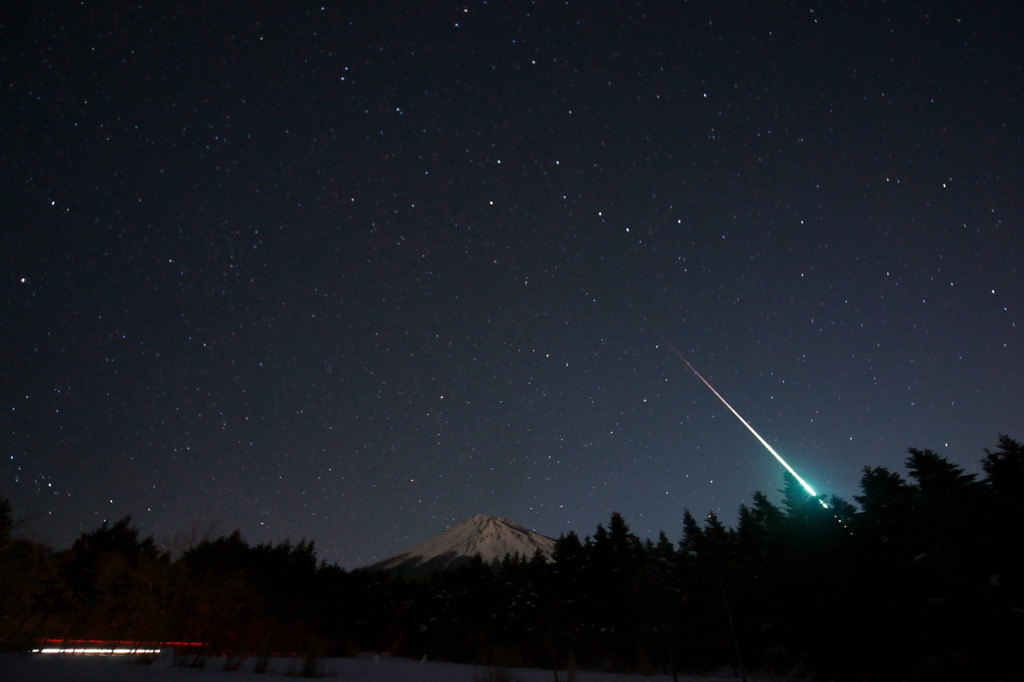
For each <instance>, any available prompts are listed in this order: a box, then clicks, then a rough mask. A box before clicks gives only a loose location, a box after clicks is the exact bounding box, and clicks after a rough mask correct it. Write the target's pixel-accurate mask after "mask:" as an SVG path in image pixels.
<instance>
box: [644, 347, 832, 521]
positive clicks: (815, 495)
mask: <svg viewBox="0 0 1024 682" xmlns="http://www.w3.org/2000/svg"><path fill="white" fill-rule="evenodd" d="M659 336H660V334H659ZM661 340H662V341H664V342H665V345H666V346H668V347H669V350H671V351H672V352H673V353H675V355H676V357H678V358H679V359H680V360H682V361H683V362H684V363H685V364H686V366H687V367H689V368H690V371H691V372H693V373H694V374H696V375H697V378H698V379H700V380H701V381H702V382H703V383H704V385H705V386H707V387H708V388H709V389H710V390H711V392H712V393H714V394H715V397H716V398H718V399H719V400H721V401H722V404H723V405H725V406H726V407H728V408H729V411H730V412H732V413H733V414H734V415H736V418H737V419H739V420H740V423H741V424H743V425H744V426H746V427H747V431H750V432H751V433H752V434H754V438H757V440H759V441H760V442H761V445H763V446H765V447H766V448H767V449H768V452H770V453H772V456H773V457H775V459H777V460H779V464H781V465H782V466H784V467H786V471H788V472H789V473H791V474H793V478H795V479H796V480H797V482H798V483H799V484H800V485H802V486H803V488H804V490H806V491H807V492H808V494H809V495H810V496H811V497H813V498H815V499H817V500H818V502H820V503H821V506H822V507H825V509H828V505H827V504H825V501H824V500H822V499H821V498H820V497H818V493H816V492H814V488H812V487H811V486H810V484H809V483H808V482H807V481H805V480H804V479H803V478H801V477H800V474H798V473H797V472H796V471H795V470H794V469H793V467H791V466H789V462H787V461H786V460H784V459H782V455H780V454H779V453H777V452H775V448H773V447H772V446H771V445H769V444H768V441H766V440H765V439H764V438H762V437H761V434H759V433H758V432H757V431H755V430H754V427H753V426H751V425H750V423H749V422H747V420H746V419H744V418H743V417H742V416H740V413H739V412H737V411H736V410H735V409H734V408H733V406H732V405H730V404H729V401H727V400H726V399H725V398H723V397H722V394H721V393H719V392H718V391H716V390H715V387H714V386H712V385H711V384H710V383H708V380H707V379H705V378H704V377H703V376H701V373H700V372H698V371H697V369H696V368H695V367H694V366H693V365H691V364H690V361H689V360H687V359H686V357H685V356H684V355H683V354H682V353H680V352H679V351H678V350H676V347H675V346H673V345H672V344H671V343H670V342H669V340H668V339H666V338H665V337H664V336H662V337H661Z"/></svg>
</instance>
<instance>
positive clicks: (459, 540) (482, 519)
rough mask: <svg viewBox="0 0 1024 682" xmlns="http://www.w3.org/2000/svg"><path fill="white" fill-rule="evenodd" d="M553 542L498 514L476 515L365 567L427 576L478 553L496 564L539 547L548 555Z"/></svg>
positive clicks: (531, 553) (493, 564)
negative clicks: (507, 555) (509, 555)
mask: <svg viewBox="0 0 1024 682" xmlns="http://www.w3.org/2000/svg"><path fill="white" fill-rule="evenodd" d="M554 548H555V541H554V540H553V539H551V538H549V537H547V536H546V535H541V534H540V533H536V532H534V531H532V530H529V529H527V528H524V527H522V526H520V525H519V524H518V523H515V522H513V521H509V520H508V519H503V518H501V517H498V516H484V515H483V514H477V515H476V516H473V517H471V518H469V519H466V520H465V521H463V522H462V523H460V524H458V525H457V526H452V527H451V528H449V529H448V530H446V531H444V532H443V533H440V534H439V535H435V536H434V537H432V538H430V539H429V540H427V541H426V542H423V543H420V544H418V545H416V546H415V547H411V548H409V549H407V550H405V551H404V552H402V553H401V554H396V555H395V556H393V557H390V558H388V559H384V560H383V561H378V562H377V563H375V564H373V565H371V566H368V568H369V569H370V570H372V571H389V572H391V573H395V574H399V575H417V576H429V575H432V574H433V573H435V572H437V571H441V570H445V569H451V568H457V567H458V566H460V565H462V564H466V563H468V562H469V561H470V560H471V559H472V558H473V557H474V556H476V555H477V554H479V555H480V558H481V559H483V560H484V563H486V564H490V565H491V566H497V565H498V564H500V563H501V561H502V559H504V558H505V555H506V554H513V555H514V554H518V555H520V556H522V557H525V558H527V559H529V558H531V557H533V555H534V554H536V552H537V550H538V549H539V550H540V551H541V552H543V554H544V555H545V556H546V557H548V558H550V557H551V553H552V551H553V550H554Z"/></svg>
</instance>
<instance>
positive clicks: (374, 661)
mask: <svg viewBox="0 0 1024 682" xmlns="http://www.w3.org/2000/svg"><path fill="white" fill-rule="evenodd" d="M129 659H130V657H114V656H75V655H54V656H43V655H36V654H5V655H2V656H0V680H2V681H3V682H7V681H8V680H10V681H15V680H17V681H19V682H20V681H22V680H24V681H26V682H28V681H29V680H31V681H32V682H86V681H88V682H101V681H102V682H146V681H153V680H157V681H162V680H167V681H171V680H196V681H198V682H206V681H208V680H210V681H212V680H224V681H225V682H246V681H254V680H260V681H262V682H272V681H273V680H275V679H281V680H284V679H295V677H294V676H296V675H298V674H299V673H300V672H301V671H302V666H303V661H302V660H301V659H287V658H277V659H272V660H271V661H270V663H269V665H268V670H267V674H257V673H255V672H253V669H254V667H255V664H256V661H255V659H246V660H244V661H243V662H242V665H241V667H240V668H239V670H237V671H225V670H224V664H225V659H210V660H208V661H207V662H206V664H205V666H204V667H202V668H188V667H183V666H181V665H174V663H175V661H173V660H172V659H171V658H170V657H169V656H165V655H162V656H160V657H158V658H157V660H156V662H154V663H152V664H150V665H142V664H138V663H136V662H135V661H134V660H129ZM179 663H180V661H179ZM318 673H319V675H321V676H322V677H323V678H326V679H337V680H344V681H345V682H552V680H554V679H555V678H554V675H553V673H552V672H551V671H550V670H521V669H512V670H509V669H497V668H488V667H483V666H473V665H460V664H455V663H434V662H430V661H412V660H409V659H403V658H392V657H388V656H373V655H363V656H357V657H355V658H329V659H323V660H322V661H320V666H319V668H318ZM558 679H559V680H567V679H569V677H568V675H567V674H566V672H565V671H561V672H560V673H559V676H558ZM575 679H576V682H634V681H637V682H639V681H641V680H642V681H643V682H670V681H671V680H672V677H671V675H655V676H644V675H616V674H611V673H601V672H586V671H579V672H577V673H576V676H575ZM679 679H680V680H682V681H684V682H725V681H726V680H728V681H730V682H732V681H733V680H736V679H737V678H736V677H732V676H726V677H680V678H679Z"/></svg>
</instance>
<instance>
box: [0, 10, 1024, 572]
mask: <svg viewBox="0 0 1024 682" xmlns="http://www.w3.org/2000/svg"><path fill="white" fill-rule="evenodd" d="M180 4H181V8H180V9H174V8H173V3H163V2H151V3H141V5H140V4H139V3H126V2H120V3H93V2H82V3H74V4H73V3H52V4H50V5H49V6H50V7H51V9H50V10H46V9H44V8H43V3H36V2H14V3H12V5H11V6H6V7H5V9H4V10H3V12H2V15H0V74H2V88H3V89H2V97H0V139H2V147H0V186H2V187H3V190H2V194H0V221H2V223H0V224H2V232H0V276H2V281H0V306H2V307H0V358H2V364H0V377H2V382H0V407H2V418H0V498H9V499H10V501H11V505H12V507H13V511H14V513H15V515H16V516H18V517H21V518H23V523H22V526H21V532H22V533H24V534H27V535H30V536H31V537H34V538H35V539H37V540H39V541H42V542H46V543H47V544H49V545H51V546H53V547H55V548H58V549H60V548H63V547H67V546H69V545H70V543H71V542H72V541H73V540H74V539H75V538H76V537H78V535H79V534H80V533H82V532H85V531H91V530H93V529H95V528H96V527H98V526H99V525H100V524H101V523H102V522H103V521H104V520H109V521H115V520H117V519H120V518H121V517H123V516H125V515H128V514H130V515H132V518H133V520H134V522H135V523H136V524H137V525H138V526H139V527H140V529H141V530H142V532H143V533H144V534H153V535H154V536H155V537H156V538H157V539H158V540H160V541H162V542H168V543H170V544H172V545H173V544H174V543H175V542H177V543H178V544H179V545H180V544H181V543H182V542H183V541H184V539H187V538H189V537H191V538H193V539H194V538H196V537H199V536H201V535H203V534H204V533H207V532H209V531H211V530H217V531H220V532H222V533H227V532H230V531H232V530H234V529H235V528H238V529H240V530H241V531H242V534H243V536H244V537H245V538H246V539H247V540H249V541H250V542H254V543H255V542H269V541H273V542H280V541H283V540H285V539H289V538H290V539H291V540H293V541H297V540H299V539H301V538H308V539H313V540H315V541H316V542H317V547H318V554H319V556H320V557H321V558H323V559H326V560H328V561H331V562H337V563H340V564H342V565H344V566H346V567H349V568H353V567H356V566H361V565H365V564H367V563H370V562H372V561H374V560H377V559H381V558H383V557H385V556H389V555H391V554H394V553H396V552H398V551H400V550H402V549H405V548H406V547H408V546H410V545H412V544H415V543H418V542H420V541H422V540H424V539H426V538H427V537H430V536H431V535H434V534H435V533H438V532H440V531H442V530H444V529H445V528H446V527H447V526H449V525H451V524H454V523H457V522H460V521H462V520H464V519H465V518H467V517H469V516H471V515H473V514H476V513H483V514H495V515H499V516H504V517H507V518H510V519H513V520H515V521H517V522H519V523H521V524H523V525H525V526H528V527H530V528H533V529H535V530H538V531H540V532H542V533H545V534H547V535H551V536H558V535H559V534H560V533H563V532H567V531H569V530H576V531H577V532H579V533H580V534H581V535H582V534H585V533H592V532H593V529H594V527H595V526H596V525H597V524H598V523H601V522H606V521H607V519H608V516H609V515H610V513H611V512H613V511H619V512H621V513H622V514H623V515H624V517H625V519H626V521H627V522H628V523H629V524H630V526H631V528H632V530H633V531H634V532H636V533H637V534H639V535H641V537H646V536H648V535H652V534H656V533H657V532H658V531H659V530H665V531H666V532H667V533H668V534H669V536H670V537H671V538H673V539H676V538H678V537H679V536H680V533H681V527H682V526H681V518H682V514H683V511H684V509H686V508H689V509H691V510H692V511H693V512H694V514H695V515H697V516H698V517H699V516H702V515H704V514H706V513H707V512H708V511H709V510H714V511H715V512H716V513H718V514H719V515H720V516H721V517H722V518H723V520H725V521H726V522H728V523H733V522H734V520H735V513H736V510H737V508H738V507H739V505H740V504H741V503H744V502H747V503H749V502H750V499H751V496H752V494H753V493H754V492H755V491H757V490H761V491H764V492H766V493H769V495H770V497H771V498H772V499H775V500H778V499H779V494H778V492H777V491H778V489H779V488H781V486H782V484H783V469H782V467H781V466H780V465H779V464H778V463H777V462H776V461H775V460H774V459H773V458H772V456H771V455H770V454H769V453H768V452H767V451H766V450H765V448H763V447H762V446H761V445H760V444H759V443H758V442H757V441H756V439H755V438H754V437H753V436H752V435H751V434H750V433H749V432H748V431H747V430H746V429H745V428H744V427H743V426H742V424H740V423H739V422H738V421H737V420H736V419H735V418H734V417H733V416H732V415H731V414H730V413H729V412H728V411H727V410H726V409H725V408H724V407H723V405H722V404H721V403H719V402H718V400H717V399H716V398H715V397H714V395H713V394H712V393H711V392H710V391H708V389H707V388H706V387H705V386H704V385H703V384H701V383H700V381H699V380H698V379H697V378H696V377H695V376H694V375H693V374H692V373H691V372H690V371H689V370H688V369H687V367H686V365H685V364H684V363H683V362H682V361H681V360H680V359H679V358H678V357H677V356H676V355H675V354H674V353H673V351H672V350H671V348H670V347H669V344H671V346H674V347H675V348H676V349H678V351H679V352H681V353H682V354H683V355H684V356H685V357H686V358H687V359H688V360H690V361H691V362H692V363H693V364H694V366H695V367H696V368H697V369H698V370H699V371H700V372H701V373H702V374H703V375H704V376H705V377H706V378H707V379H708V381H710V382H711V383H712V384H713V385H714V386H715V388H716V389H717V390H718V391H720V392H721V393H722V395H723V396H725V398H726V399H727V400H729V401H730V402H731V403H732V405H733V406H734V407H735V408H736V409H737V410H738V411H739V412H740V413H741V414H742V415H743V416H744V417H745V418H746V419H748V420H749V421H750V423H751V424H752V425H753V427H754V428H755V429H757V430H758V431H759V432H760V433H761V434H762V435H763V436H764V437H765V438H766V440H767V441H768V442H770V443H771V444H772V445H773V447H775V448H776V449H777V450H778V451H779V452H780V453H781V454H782V455H783V456H784V457H786V458H787V459H788V460H789V461H790V463H791V464H792V465H793V466H794V467H795V468H796V470H797V471H798V472H799V473H800V474H801V475H802V476H803V477H804V478H806V479H807V480H808V482H810V483H811V484H812V485H814V486H815V487H816V488H818V490H819V492H822V493H825V494H827V495H839V496H841V497H844V498H845V499H847V500H849V501H852V496H853V495H854V494H856V493H857V492H858V483H859V480H860V475H861V469H862V468H863V467H864V466H865V465H872V466H887V467H890V468H891V469H894V470H899V471H901V472H902V471H903V467H902V463H903V461H904V459H905V457H906V449H907V448H908V447H918V448H931V449H934V450H935V451H936V452H938V453H940V454H942V455H944V456H946V457H948V458H949V459H950V460H951V461H953V462H955V463H958V464H961V465H963V466H964V467H965V468H966V469H967V470H968V471H972V472H974V471H978V470H979V466H978V464H979V461H980V459H981V458H982V457H983V455H984V453H983V449H984V448H994V447H995V446H996V445H997V439H998V436H999V434H1001V433H1006V434H1008V435H1010V436H1013V437H1015V438H1018V439H1020V438H1024V428H1022V427H1024V343H1022V342H1024V338H1022V328H1024V315H1022V310H1024V272H1022V267H1024V266H1022V262H1024V261H1022V259H1024V225H1022V222H1024V177H1022V161H1024V130H1022V128H1024V114H1022V113H1021V112H1022V111H1024V50H1022V48H1021V45H1024V18H1022V11H1021V9H1020V5H1019V4H1018V3H1011V2H975V1H973V0H972V1H970V2H961V3H957V2H945V3H906V2H898V3H897V2H891V3H887V2H871V3H837V2H821V3H814V2H803V1H797V2H787V3H767V2H766V3H759V2H710V1H709V2H689V3H687V2H680V1H668V0H665V1H658V2H640V3H637V2H623V3H604V2H583V1H582V0H580V1H578V2H577V1H574V2H478V1H474V2H465V3H452V2H446V1H443V0H439V1H432V2H416V1H413V0H409V1H406V2H394V3H388V2H377V1H372V2H371V1H367V2H344V3H341V2H337V3H335V2H332V3H330V4H324V5H321V4H319V3H302V2H287V3H249V2H246V3H242V2H223V3H180ZM53 7H57V9H52V8H53Z"/></svg>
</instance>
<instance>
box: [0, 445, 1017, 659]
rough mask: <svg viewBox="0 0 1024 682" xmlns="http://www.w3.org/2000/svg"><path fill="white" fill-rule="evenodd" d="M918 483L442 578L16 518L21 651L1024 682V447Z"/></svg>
mask: <svg viewBox="0 0 1024 682" xmlns="http://www.w3.org/2000/svg"><path fill="white" fill-rule="evenodd" d="M905 465H906V475H903V474H900V473H898V472H894V471H890V470H888V469H886V468H884V467H865V468H864V470H863V474H862V477H861V481H860V490H859V494H857V495H854V499H853V500H852V501H846V500H843V499H840V498H838V497H831V498H830V499H827V500H826V499H823V498H815V497H811V496H810V495H808V494H807V492H806V491H805V490H804V489H803V488H802V487H801V486H800V484H799V483H798V482H797V481H796V480H795V479H793V478H792V477H791V476H787V478H786V479H785V481H784V485H783V489H782V490H781V501H780V503H779V504H775V503H773V502H772V501H770V500H769V498H768V496H766V495H765V494H763V493H760V492H759V493H755V494H754V496H753V499H752V501H751V502H750V503H749V504H742V505H740V507H739V511H738V514H737V521H736V524H735V526H734V527H730V526H727V525H726V524H724V523H723V522H722V521H721V520H720V519H719V518H718V517H717V516H716V515H715V514H714V513H709V514H707V515H706V516H703V517H701V518H699V519H698V518H697V517H695V516H694V515H692V514H691V513H690V511H688V510H687V511H685V513H684V515H683V524H682V529H681V535H680V536H679V537H678V539H676V540H673V539H671V538H669V537H668V536H667V535H666V534H665V533H664V532H661V533H660V534H659V535H658V537H657V538H656V539H646V540H641V539H640V538H639V537H638V536H637V535H636V534H634V533H633V532H632V531H631V530H630V528H629V525H628V524H627V522H626V520H625V519H624V518H623V517H622V516H621V515H620V514H618V513H615V514H612V515H611V518H610V519H609V521H608V522H607V524H599V525H598V526H597V528H596V529H595V531H594V532H593V534H591V535H586V536H584V537H582V538H581V537H580V536H579V535H577V534H576V533H575V532H570V533H567V534H565V535H563V536H561V537H560V538H559V539H558V541H557V543H556V545H555V550H554V556H553V558H552V560H551V561H548V560H546V559H545V558H544V557H543V556H540V555H537V556H533V557H521V556H508V557H506V559H505V561H504V562H502V564H501V566H500V567H499V568H497V569H492V568H491V567H489V566H487V565H485V564H484V562H483V561H482V560H476V561H474V562H472V563H470V564H469V565H467V566H464V567H462V568H460V569H457V570H454V571H447V572H441V573H438V574H436V575H435V576H433V577H432V578H430V579H425V580H413V579H407V578H401V577H395V576H391V575H389V574H387V573H375V572H368V571H366V570H363V569H360V570H345V569H343V568H340V567H338V566H336V565H333V564H328V563H326V562H322V561H319V562H318V560H317V558H316V551H315V545H314V543H313V542H311V541H305V540H303V541H300V542H298V543H297V544H293V543H291V542H288V541H286V542H283V543H278V544H256V545H252V544H249V543H248V542H246V541H245V539H244V538H243V537H242V535H241V533H240V532H238V531H235V532H234V533H231V534H230V535H227V536H224V537H218V538H215V539H208V540H203V541H201V542H198V543H196V544H194V545H193V546H192V547H189V548H188V549H186V550H185V551H184V552H182V553H181V554H180V556H177V557H172V556H171V555H170V554H169V553H168V552H167V551H164V550H162V549H160V548H159V547H158V545H157V543H156V542H155V540H154V539H153V538H152V537H141V535H140V533H139V531H138V529H137V528H135V527H133V526H132V524H131V519H130V518H125V519H122V520H120V521H117V522H116V523H113V524H108V523H104V524H103V525H102V526H101V527H99V528H98V529H96V530H94V531H92V532H91V533H86V534H83V535H82V536H81V537H80V538H79V539H78V540H77V541H75V543H74V544H73V545H72V546H71V547H70V548H68V549H65V550H62V551H56V552H55V551H51V550H48V549H47V548H45V547H43V546H41V545H39V544H37V543H33V542H31V541H29V540H26V539H23V538H19V537H17V536H16V534H15V533H13V532H12V515H11V508H10V505H9V504H7V503H6V502H0V644H2V645H3V646H4V647H7V648H26V647H31V646H33V645H34V643H35V642H37V641H39V640H41V639H68V640H70V639H98V640H120V641H176V642H195V643H201V645H202V646H201V648H199V649H197V650H196V651H194V652H193V653H194V655H203V656H227V657H229V658H228V660H230V657H239V656H243V655H262V656H269V655H271V654H281V653H290V654H298V655H303V654H305V655H311V654H315V655H318V656H324V655H351V654H354V653H356V652H360V651H381V652H389V653H394V654H397V655H406V656H414V657H417V658H418V657H421V656H426V657H428V658H431V659H441V660H450V661H464V662H476V663H480V664H488V665H500V666H517V667H518V666H531V667H542V668H548V669H551V670H553V671H555V673H554V674H555V677H556V679H558V675H559V672H558V671H572V670H574V669H576V668H581V669H603V670H612V671H639V672H648V673H662V672H664V673H673V674H678V673H682V672H701V671H710V670H721V669H723V668H728V669H731V670H732V671H734V673H735V674H737V675H740V676H745V675H746V673H748V672H755V671H756V672H758V673H761V674H765V673H772V674H788V675H796V676H817V677H826V678H831V679H939V678H938V677H937V675H938V673H939V671H943V672H944V673H945V674H947V675H955V674H960V675H961V677H963V678H964V679H967V678H974V679H980V678H986V679H1000V678H1001V677H1007V678H1009V677H1011V676H1012V674H1013V673H1014V672H1017V673H1019V670H1018V671H1014V670H1013V669H1012V668H1010V667H1009V666H1010V665H1011V664H1012V662H1013V660H1012V659H1013V657H1014V655H1016V653H1017V652H1018V651H1019V650H1020V646H1021V645H1022V644H1024V448H1022V446H1021V444H1020V443H1019V442H1017V441H1015V440H1013V439H1011V438H1009V437H1007V436H1001V437H1000V438H999V445H998V447H997V448H996V449H995V450H993V451H985V457H984V458H983V460H982V462H981V466H982V469H983V471H984V476H982V477H980V478H979V477H978V476H976V475H974V474H968V473H965V472H964V470H963V469H962V468H961V467H960V466H958V465H955V464H952V463H950V462H949V461H948V460H946V459H945V458H943V457H941V456H940V455H938V454H936V453H935V452H932V451H930V450H917V449H910V450H909V451H908V456H907V458H906V461H905Z"/></svg>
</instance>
